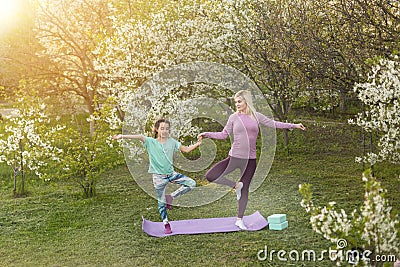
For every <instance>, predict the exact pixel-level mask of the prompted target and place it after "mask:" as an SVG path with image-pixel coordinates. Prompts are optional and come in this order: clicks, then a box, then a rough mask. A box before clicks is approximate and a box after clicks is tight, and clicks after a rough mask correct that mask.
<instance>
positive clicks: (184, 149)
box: [179, 138, 202, 153]
mask: <svg viewBox="0 0 400 267" xmlns="http://www.w3.org/2000/svg"><path fill="white" fill-rule="evenodd" d="M201 139H202V138H198V141H197V143H196V144H193V145H191V146H181V147H180V148H179V150H180V151H182V152H184V153H189V152H190V151H192V150H193V149H195V148H196V147H198V146H200V144H201Z"/></svg>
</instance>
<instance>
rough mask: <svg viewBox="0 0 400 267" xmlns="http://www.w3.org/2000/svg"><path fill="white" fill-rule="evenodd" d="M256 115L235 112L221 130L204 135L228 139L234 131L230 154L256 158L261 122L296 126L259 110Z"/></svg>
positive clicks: (290, 126)
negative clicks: (272, 117) (270, 116)
mask: <svg viewBox="0 0 400 267" xmlns="http://www.w3.org/2000/svg"><path fill="white" fill-rule="evenodd" d="M255 116H256V118H257V120H255V119H254V118H252V117H251V116H250V115H247V114H241V113H234V114H232V115H230V116H229V119H228V122H227V123H226V125H225V127H224V129H223V130H222V131H221V132H205V133H204V136H205V137H208V138H212V139H226V138H227V137H228V136H229V135H230V134H232V133H233V143H232V146H231V150H230V151H229V156H231V157H235V158H241V159H255V158H256V141H257V136H258V132H259V129H258V124H259V123H260V124H262V125H265V126H267V127H270V128H279V129H293V128H296V124H293V123H285V122H279V121H274V120H272V119H270V118H268V117H267V116H265V115H263V114H261V113H259V112H256V114H255ZM257 121H258V122H257Z"/></svg>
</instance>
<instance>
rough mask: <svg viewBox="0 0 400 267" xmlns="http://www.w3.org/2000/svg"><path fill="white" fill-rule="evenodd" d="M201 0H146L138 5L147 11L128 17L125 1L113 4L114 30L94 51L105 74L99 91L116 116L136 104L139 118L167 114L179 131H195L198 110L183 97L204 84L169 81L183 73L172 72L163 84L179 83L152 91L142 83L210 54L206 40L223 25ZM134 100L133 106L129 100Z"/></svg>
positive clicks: (130, 110) (97, 67)
mask: <svg viewBox="0 0 400 267" xmlns="http://www.w3.org/2000/svg"><path fill="white" fill-rule="evenodd" d="M202 2H203V1H196V0H185V1H180V2H179V4H176V3H175V2H169V1H165V2H163V1H160V2H158V3H157V5H156V8H152V7H149V6H148V5H146V4H143V6H141V7H140V8H139V6H137V7H136V8H137V10H143V9H146V10H147V11H148V13H146V14H143V13H140V12H137V13H136V14H132V16H130V17H129V16H127V14H126V13H125V12H130V9H127V8H126V7H125V6H124V5H122V6H117V7H116V8H115V9H113V10H114V12H115V14H114V16H111V17H110V19H111V20H113V22H114V23H113V30H112V32H113V33H114V34H113V35H111V36H109V38H107V39H105V40H104V41H103V42H102V43H101V44H100V45H99V46H98V47H97V49H96V51H95V53H96V54H97V55H98V57H97V60H96V70H97V71H99V73H101V77H102V82H101V85H102V88H101V89H100V90H99V91H100V92H102V93H103V94H108V95H109V97H110V98H109V99H110V100H111V101H114V103H115V107H116V111H117V115H118V116H115V117H119V118H120V119H121V120H124V117H125V113H126V112H127V111H128V110H129V112H133V111H132V108H135V114H136V116H137V117H138V118H140V120H139V119H138V120H136V122H139V121H140V122H142V121H146V118H148V119H149V120H152V119H154V118H157V117H162V116H168V117H170V118H171V120H172V123H173V125H174V128H175V129H179V131H178V132H175V134H176V137H181V136H185V135H193V132H195V128H194V127H192V125H191V122H190V120H188V118H189V117H190V114H193V113H194V112H195V111H196V110H195V109H194V108H191V107H190V105H186V106H182V105H180V104H179V103H181V102H182V101H184V100H185V99H190V98H193V97H196V96H198V95H200V94H201V93H204V92H206V91H207V90H204V89H201V88H204V85H199V86H197V87H196V88H195V89H193V88H191V86H193V85H190V84H189V85H187V84H186V85H184V86H183V87H182V86H180V85H179V81H178V82H175V83H174V82H171V81H168V80H167V79H175V78H178V79H179V77H172V76H171V77H168V78H166V79H165V85H166V86H168V83H170V84H178V86H177V87H176V88H172V87H170V88H156V87H154V88H152V89H151V90H152V93H151V94H150V95H149V94H148V92H149V90H147V89H143V88H142V89H141V90H139V88H140V87H141V86H142V85H143V84H144V83H145V82H146V81H148V80H149V79H151V78H152V77H153V76H154V75H156V74H157V73H158V72H160V71H162V70H165V69H166V68H168V67H170V66H174V65H176V64H180V63H184V62H192V61H199V60H204V61H207V60H209V59H211V58H212V54H211V53H210V51H209V50H211V49H209V50H208V49H207V47H205V45H204V44H206V43H209V42H211V43H212V40H213V38H215V36H216V35H217V34H218V32H219V31H217V30H216V26H215V25H214V24H212V22H211V21H210V20H206V19H205V18H204V16H202V10H203V9H204V6H205V4H203V3H202ZM146 7H147V8H146ZM138 14H139V15H138ZM218 30H219V29H218ZM220 38H221V39H223V36H220ZM222 43H224V42H223V41H221V45H222ZM211 46H212V45H211V44H210V47H211ZM213 51H215V50H213ZM214 58H215V57H214ZM183 84H184V82H183ZM209 89H210V87H209ZM211 89H212V88H211ZM130 103H133V105H134V106H129V104H130ZM150 113H151V116H150V117H148V116H149V114H150ZM114 122H116V123H118V122H117V121H114ZM132 123H133V124H135V122H134V121H133V122H132ZM141 126H142V125H138V127H141Z"/></svg>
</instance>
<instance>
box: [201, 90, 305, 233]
mask: <svg viewBox="0 0 400 267" xmlns="http://www.w3.org/2000/svg"><path fill="white" fill-rule="evenodd" d="M235 106H236V109H237V111H236V112H235V113H234V114H232V115H231V116H230V117H229V119H228V122H227V123H226V125H225V127H224V129H223V130H222V132H205V133H201V134H199V135H198V138H202V137H208V138H213V139H225V138H227V137H228V136H229V134H232V133H233V143H232V146H231V149H230V151H229V156H228V157H227V158H226V159H224V160H222V161H220V162H218V163H216V164H215V165H214V166H213V167H211V169H210V170H209V171H208V172H207V173H206V178H207V180H208V181H210V182H215V183H218V184H222V185H227V186H229V187H231V188H234V189H235V192H236V197H237V200H238V202H239V203H238V206H239V207H238V217H237V220H236V223H235V225H236V226H237V227H239V228H240V229H242V230H246V229H247V227H246V225H245V224H244V223H243V220H242V219H243V215H244V212H245V209H246V206H247V200H248V194H249V186H250V182H251V180H252V178H253V175H254V172H255V170H256V140H257V135H258V131H259V129H258V126H259V124H262V125H265V126H268V127H273V128H280V129H293V128H298V129H302V130H305V129H306V128H305V127H304V126H303V125H302V124H301V123H300V124H292V123H283V122H278V121H274V120H271V119H269V118H268V117H266V116H264V115H263V114H261V113H258V112H256V111H255V109H254V107H253V102H252V98H251V93H250V92H249V91H246V90H241V91H239V92H237V93H236V94H235ZM237 168H239V169H240V174H241V178H240V181H239V182H238V183H236V182H234V181H232V180H229V179H227V178H225V177H224V176H225V175H227V174H229V173H231V172H232V171H234V170H235V169H237Z"/></svg>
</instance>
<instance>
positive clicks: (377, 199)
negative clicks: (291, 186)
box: [299, 174, 400, 266]
mask: <svg viewBox="0 0 400 267" xmlns="http://www.w3.org/2000/svg"><path fill="white" fill-rule="evenodd" d="M362 180H363V182H364V183H365V194H364V203H363V205H362V206H361V207H360V208H359V209H354V210H353V211H352V212H351V214H350V215H347V213H346V212H345V211H344V210H343V209H340V211H338V210H336V209H335V207H334V205H335V202H330V203H329V204H328V205H327V206H324V207H320V206H314V203H313V201H312V192H311V185H310V184H301V185H300V186H299V192H300V193H301V195H302V196H303V199H302V201H301V206H302V207H303V208H305V210H306V212H307V213H310V215H311V217H310V223H311V227H312V229H313V230H314V231H315V232H317V233H319V234H322V235H323V237H324V238H325V239H327V240H329V241H331V242H335V243H336V242H338V241H339V240H340V239H345V240H346V241H347V242H348V245H347V248H348V249H349V250H350V249H352V248H363V249H364V250H369V251H371V253H372V255H384V254H386V255H398V254H399V253H400V249H399V248H400V242H399V240H398V233H397V228H398V227H399V221H398V219H397V218H396V217H395V216H394V214H392V213H391V211H392V207H391V206H390V205H389V202H388V200H387V199H386V198H385V194H386V190H385V189H383V188H382V187H381V184H380V183H379V182H378V181H376V179H375V178H374V177H373V176H371V175H369V174H363V177H362ZM337 260H338V262H337V264H338V265H339V266H340V265H341V264H342V263H344V262H345V261H346V260H348V259H347V258H346V255H344V254H342V255H341V257H338V258H337ZM358 260H359V261H358V262H357V264H361V265H365V266H369V264H371V263H372V262H369V260H370V259H368V258H359V259H358ZM372 264H383V263H376V262H374V263H372Z"/></svg>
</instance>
